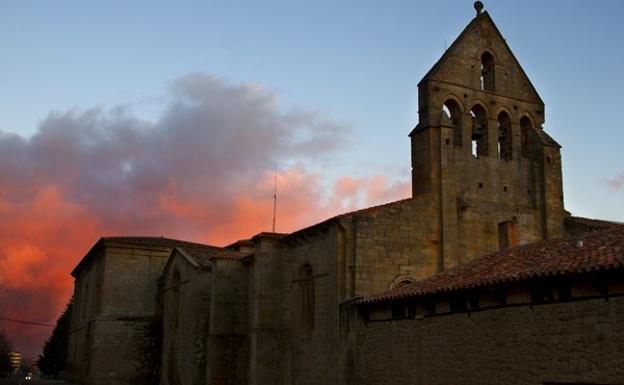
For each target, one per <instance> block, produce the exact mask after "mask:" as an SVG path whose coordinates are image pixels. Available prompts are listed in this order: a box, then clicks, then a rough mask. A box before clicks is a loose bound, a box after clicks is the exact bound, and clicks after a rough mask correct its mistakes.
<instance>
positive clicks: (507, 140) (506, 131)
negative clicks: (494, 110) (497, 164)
mask: <svg viewBox="0 0 624 385" xmlns="http://www.w3.org/2000/svg"><path fill="white" fill-rule="evenodd" d="M498 157H499V159H500V160H503V161H506V162H508V161H510V160H511V159H512V156H511V120H510V119H509V115H507V113H506V112H501V113H500V114H499V115H498Z"/></svg>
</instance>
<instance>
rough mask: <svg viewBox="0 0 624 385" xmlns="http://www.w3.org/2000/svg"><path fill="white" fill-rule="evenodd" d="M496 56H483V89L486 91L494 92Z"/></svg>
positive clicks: (486, 54) (488, 54) (486, 53)
mask: <svg viewBox="0 0 624 385" xmlns="http://www.w3.org/2000/svg"><path fill="white" fill-rule="evenodd" d="M494 70H495V65H494V56H492V55H491V54H490V53H489V52H484V53H483V55H481V89H482V90H484V91H494Z"/></svg>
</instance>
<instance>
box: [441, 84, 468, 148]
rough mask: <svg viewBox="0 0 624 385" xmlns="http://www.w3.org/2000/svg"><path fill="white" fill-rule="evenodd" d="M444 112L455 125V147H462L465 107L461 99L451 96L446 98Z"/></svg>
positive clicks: (443, 105) (443, 106)
mask: <svg viewBox="0 0 624 385" xmlns="http://www.w3.org/2000/svg"><path fill="white" fill-rule="evenodd" d="M442 110H443V111H444V112H445V113H446V116H447V117H448V118H449V119H450V120H451V122H452V123H453V146H454V147H461V146H462V114H463V110H464V108H463V106H462V104H461V102H459V99H457V98H455V97H454V96H451V95H449V96H448V97H446V98H445V102H444V103H442Z"/></svg>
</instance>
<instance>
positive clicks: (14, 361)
mask: <svg viewBox="0 0 624 385" xmlns="http://www.w3.org/2000/svg"><path fill="white" fill-rule="evenodd" d="M9 360H10V361H11V366H12V367H13V373H17V372H18V371H19V369H20V366H21V365H22V355H21V353H19V352H10V353H9Z"/></svg>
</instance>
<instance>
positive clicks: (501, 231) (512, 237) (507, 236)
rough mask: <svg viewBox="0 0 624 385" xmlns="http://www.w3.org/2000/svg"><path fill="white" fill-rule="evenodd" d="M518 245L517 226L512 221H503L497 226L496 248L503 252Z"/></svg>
mask: <svg viewBox="0 0 624 385" xmlns="http://www.w3.org/2000/svg"><path fill="white" fill-rule="evenodd" d="M517 244H518V226H516V222H514V221H504V222H500V223H499V224H498V248H499V249H500V250H504V249H506V248H508V247H512V246H516V245H517Z"/></svg>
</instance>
